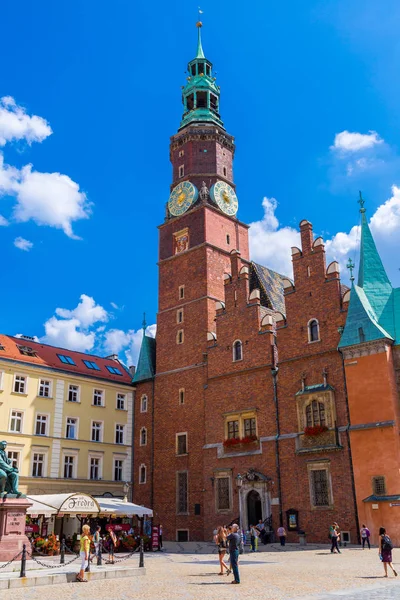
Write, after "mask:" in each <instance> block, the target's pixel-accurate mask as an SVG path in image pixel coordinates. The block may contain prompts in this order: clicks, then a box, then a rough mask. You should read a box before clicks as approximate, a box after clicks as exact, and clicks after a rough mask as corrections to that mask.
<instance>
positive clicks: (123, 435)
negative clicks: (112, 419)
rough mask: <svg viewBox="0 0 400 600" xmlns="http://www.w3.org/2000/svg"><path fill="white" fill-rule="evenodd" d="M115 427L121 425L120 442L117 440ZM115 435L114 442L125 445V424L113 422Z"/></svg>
mask: <svg viewBox="0 0 400 600" xmlns="http://www.w3.org/2000/svg"><path fill="white" fill-rule="evenodd" d="M117 427H122V442H117ZM114 431H115V437H114V443H115V444H117V445H118V446H124V445H125V425H124V424H123V423H115V428H114Z"/></svg>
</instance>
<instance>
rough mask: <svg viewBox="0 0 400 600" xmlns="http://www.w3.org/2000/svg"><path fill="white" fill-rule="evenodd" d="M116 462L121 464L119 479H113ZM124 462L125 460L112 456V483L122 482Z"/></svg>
mask: <svg viewBox="0 0 400 600" xmlns="http://www.w3.org/2000/svg"><path fill="white" fill-rule="evenodd" d="M117 460H118V461H119V462H120V463H121V479H115V463H116V462H117ZM124 462H125V458H122V457H119V456H114V457H113V472H112V480H113V481H123V480H124Z"/></svg>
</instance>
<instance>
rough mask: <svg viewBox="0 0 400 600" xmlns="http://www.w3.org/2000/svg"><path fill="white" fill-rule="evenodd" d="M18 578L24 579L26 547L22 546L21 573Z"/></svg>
mask: <svg viewBox="0 0 400 600" xmlns="http://www.w3.org/2000/svg"><path fill="white" fill-rule="evenodd" d="M19 576H20V577H26V545H25V544H24V545H23V546H22V556H21V572H20V574H19Z"/></svg>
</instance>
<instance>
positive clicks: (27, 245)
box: [14, 237, 33, 252]
mask: <svg viewBox="0 0 400 600" xmlns="http://www.w3.org/2000/svg"><path fill="white" fill-rule="evenodd" d="M14 246H15V247H16V248H19V249H20V250H25V251H26V252H29V250H31V249H32V247H33V243H32V242H30V241H29V240H26V239H25V238H23V237H17V238H15V240H14Z"/></svg>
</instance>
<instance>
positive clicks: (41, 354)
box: [0, 334, 132, 384]
mask: <svg viewBox="0 0 400 600" xmlns="http://www.w3.org/2000/svg"><path fill="white" fill-rule="evenodd" d="M0 346H1V347H3V348H4V350H1V349H0V360H1V359H7V360H13V361H18V362H20V363H25V364H29V365H32V366H38V367H45V368H51V369H57V370H58V371H65V372H68V373H75V374H77V375H85V376H88V377H95V378H99V379H107V380H108V381H113V382H116V383H125V384H130V383H131V382H132V376H131V374H130V373H129V371H128V370H127V369H126V368H125V367H124V365H122V363H120V362H119V361H118V360H116V359H110V358H102V357H100V356H96V355H94V354H85V353H84V352H76V351H75V350H66V349H65V348H57V347H56V346H49V345H48V344H42V343H41V342H35V341H32V340H28V339H26V338H17V337H13V336H11V335H1V334H0ZM18 347H26V348H30V349H32V351H33V353H34V356H28V355H26V354H21V352H20V350H19V348H18ZM59 356H65V357H69V359H71V360H72V361H73V363H74V364H69V362H63V361H62V360H61V359H60V358H59ZM83 361H88V362H92V363H94V365H96V367H97V368H95V367H94V368H89V367H88V366H87V365H85V363H84V362H83ZM107 367H110V368H111V369H117V370H118V372H119V373H121V375H119V374H118V373H111V372H110V371H109V369H108V368H107Z"/></svg>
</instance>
